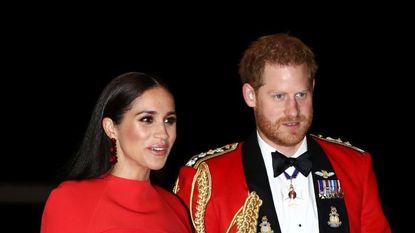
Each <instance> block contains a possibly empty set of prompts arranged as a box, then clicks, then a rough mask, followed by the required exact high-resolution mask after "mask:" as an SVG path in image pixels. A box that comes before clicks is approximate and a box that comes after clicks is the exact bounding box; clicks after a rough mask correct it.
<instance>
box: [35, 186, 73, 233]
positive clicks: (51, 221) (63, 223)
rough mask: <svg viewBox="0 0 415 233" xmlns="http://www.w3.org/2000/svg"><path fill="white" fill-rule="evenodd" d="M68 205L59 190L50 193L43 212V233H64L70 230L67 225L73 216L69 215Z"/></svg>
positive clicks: (41, 230) (41, 229)
mask: <svg viewBox="0 0 415 233" xmlns="http://www.w3.org/2000/svg"><path fill="white" fill-rule="evenodd" d="M67 203H68V202H66V201H65V198H64V197H63V196H62V193H60V192H59V190H57V189H54V190H53V191H52V192H51V193H50V195H49V197H48V200H47V201H46V204H45V208H44V210H43V215H42V223H41V228H40V232H41V233H57V232H60V233H64V232H67V230H69V229H70V228H69V227H68V226H67V224H68V222H70V221H68V218H69V217H70V216H71V214H68V212H69V211H68V205H67Z"/></svg>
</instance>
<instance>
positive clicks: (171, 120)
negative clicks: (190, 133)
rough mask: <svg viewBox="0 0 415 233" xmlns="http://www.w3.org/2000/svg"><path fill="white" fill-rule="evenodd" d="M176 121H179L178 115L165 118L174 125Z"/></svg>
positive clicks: (166, 121)
mask: <svg viewBox="0 0 415 233" xmlns="http://www.w3.org/2000/svg"><path fill="white" fill-rule="evenodd" d="M176 121H177V118H176V117H168V118H166V119H165V120H164V122H165V123H167V124H169V125H173V124H174V123H176Z"/></svg>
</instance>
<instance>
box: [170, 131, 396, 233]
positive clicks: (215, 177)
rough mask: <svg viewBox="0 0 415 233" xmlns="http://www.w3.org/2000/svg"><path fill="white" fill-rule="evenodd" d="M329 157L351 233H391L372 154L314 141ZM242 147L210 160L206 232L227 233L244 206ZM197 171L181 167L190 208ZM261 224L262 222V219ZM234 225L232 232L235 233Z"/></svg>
mask: <svg viewBox="0 0 415 233" xmlns="http://www.w3.org/2000/svg"><path fill="white" fill-rule="evenodd" d="M315 140H316V141H317V142H318V143H319V144H320V145H321V147H322V148H323V150H324V152H325V153H326V154H327V156H328V158H329V160H330V162H331V164H332V166H333V169H334V171H335V173H336V175H337V177H338V179H339V180H340V183H341V185H342V188H343V191H344V194H345V195H344V200H345V204H346V208H347V213H348V218H349V227H350V233H390V232H391V229H390V226H389V223H388V222H387V220H386V218H385V216H384V214H383V210H382V208H381V206H380V203H381V202H380V200H379V193H378V189H377V183H376V178H375V175H374V173H373V170H372V164H371V163H372V161H371V156H370V154H369V153H363V154H362V153H361V152H358V151H356V150H354V149H352V148H349V147H347V146H344V145H339V144H336V143H333V142H328V141H325V140H321V139H319V138H315ZM241 149H242V144H239V145H238V148H237V149H236V150H234V151H231V152H228V153H226V154H224V155H221V156H217V157H215V158H212V159H208V160H206V161H205V162H206V163H207V164H208V166H209V172H210V175H211V182H212V191H211V197H210V200H209V202H208V204H207V206H206V212H205V218H204V221H205V228H206V233H217V232H226V230H227V228H228V227H229V225H230V224H231V221H232V218H233V217H234V215H235V214H236V212H237V210H238V209H239V208H241V207H242V206H243V205H244V202H245V200H246V198H247V196H248V192H249V190H248V186H247V184H246V179H245V175H244V172H243V168H242V157H241V153H242V151H241ZM195 173H196V170H195V169H194V168H193V167H187V166H186V167H182V168H181V169H180V173H179V188H180V189H179V192H178V193H177V194H178V195H179V196H180V197H181V198H182V200H183V201H184V202H185V203H186V205H187V206H189V202H190V195H191V186H192V180H193V176H194V175H195ZM196 201H197V188H196V186H195V189H194V193H193V204H192V205H193V206H192V213H193V219H194V218H195V215H194V213H195V212H196V209H195V206H196V204H197V203H196ZM259 221H260V220H259ZM235 230H236V227H235V226H234V227H233V228H232V230H231V231H230V232H235Z"/></svg>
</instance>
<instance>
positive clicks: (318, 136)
mask: <svg viewBox="0 0 415 233" xmlns="http://www.w3.org/2000/svg"><path fill="white" fill-rule="evenodd" d="M311 136H313V137H317V138H319V139H322V140H324V141H328V142H332V143H336V144H339V145H343V146H347V147H349V148H352V149H354V150H357V151H359V152H360V153H363V152H365V151H364V150H362V149H360V148H358V147H355V146H353V145H352V144H350V142H348V141H346V142H343V141H342V140H341V139H340V138H337V139H334V138H331V137H323V136H322V135H321V134H318V135H315V134H311Z"/></svg>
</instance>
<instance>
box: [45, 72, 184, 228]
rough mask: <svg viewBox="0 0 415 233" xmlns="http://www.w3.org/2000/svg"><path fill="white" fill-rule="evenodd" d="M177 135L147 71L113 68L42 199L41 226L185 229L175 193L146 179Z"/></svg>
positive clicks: (169, 100)
mask: <svg viewBox="0 0 415 233" xmlns="http://www.w3.org/2000/svg"><path fill="white" fill-rule="evenodd" d="M175 139H176V112H175V103H174V99H173V96H172V94H171V92H170V91H169V90H168V89H167V87H166V86H165V85H164V84H162V83H161V82H160V81H159V80H157V79H156V78H154V77H151V76H149V75H147V74H143V73H138V72H131V73H126V74H123V75H120V76H118V77H117V78H115V79H114V80H112V81H111V82H110V83H109V84H108V85H107V86H106V87H105V89H104V90H103V92H102V93H101V96H100V97H99V100H98V102H97V104H96V106H95V109H94V111H93V113H92V117H91V120H90V123H89V126H88V128H87V131H86V133H85V137H84V139H83V142H82V144H81V147H80V149H79V151H78V153H77V154H76V156H75V159H74V160H73V163H72V165H71V170H70V172H69V176H68V180H67V181H65V182H63V183H61V184H60V185H59V186H58V187H57V188H55V189H54V190H53V191H52V192H51V194H50V196H49V198H48V200H47V202H46V205H45V209H44V212H43V216H42V225H41V233H52V232H53V233H56V232H71V233H74V232H91V233H92V232H107V233H110V232H111V233H115V232H125V233H126V232H128V233H133V232H158V233H159V232H171V233H183V232H191V228H190V222H189V219H188V215H187V211H186V209H185V207H184V206H183V205H182V204H181V202H180V201H179V199H178V198H177V197H176V196H174V195H173V194H171V193H170V192H168V191H165V190H163V189H162V188H160V187H157V186H153V185H152V184H151V183H150V180H149V179H150V171H151V170H158V169H161V168H162V167H163V166H164V164H165V163H166V160H167V156H168V155H169V152H170V150H171V148H172V146H173V143H174V141H175Z"/></svg>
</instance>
